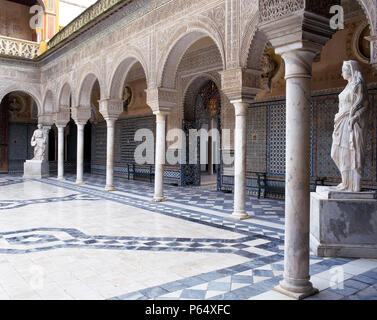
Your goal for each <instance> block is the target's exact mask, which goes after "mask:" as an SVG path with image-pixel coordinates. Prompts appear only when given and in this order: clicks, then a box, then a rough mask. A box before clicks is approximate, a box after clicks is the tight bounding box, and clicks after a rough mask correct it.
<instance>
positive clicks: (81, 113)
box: [72, 106, 91, 185]
mask: <svg viewBox="0 0 377 320" xmlns="http://www.w3.org/2000/svg"><path fill="white" fill-rule="evenodd" d="M90 116H91V109H90V107H89V106H77V107H73V108H72V119H73V120H74V121H75V123H76V125H77V168H76V175H77V177H76V184H78V185H81V184H84V180H83V179H84V128H85V125H86V123H87V122H88V120H89V119H90Z"/></svg>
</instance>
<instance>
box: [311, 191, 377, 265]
mask: <svg viewBox="0 0 377 320" xmlns="http://www.w3.org/2000/svg"><path fill="white" fill-rule="evenodd" d="M310 209H311V212H310V248H311V250H312V251H313V252H314V254H316V255H317V256H320V257H346V258H373V259H376V258H377V199H376V192H341V191H337V190H336V189H335V188H334V187H333V188H331V187H318V188H317V192H315V193H314V192H313V193H312V194H311V202H310Z"/></svg>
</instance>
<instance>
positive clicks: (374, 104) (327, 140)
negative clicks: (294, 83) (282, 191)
mask: <svg viewBox="0 0 377 320" xmlns="http://www.w3.org/2000/svg"><path fill="white" fill-rule="evenodd" d="M338 95H339V92H332V93H327V94H321V95H320V94H317V95H314V96H313V99H312V119H311V123H312V132H311V177H312V179H315V178H317V177H326V178H327V180H326V181H327V183H330V184H332V183H333V184H336V183H338V182H339V181H340V174H339V172H338V169H337V167H336V166H335V164H334V162H333V160H332V159H331V145H332V133H333V129H334V118H335V114H336V113H337V112H338V108H339V101H338ZM369 95H370V101H371V114H370V119H371V121H370V124H369V134H368V137H369V140H368V145H367V157H366V164H365V178H364V180H363V184H364V186H365V187H371V188H377V170H376V169H377V161H376V156H377V155H376V146H377V119H376V115H377V89H371V90H369ZM285 108H286V105H285V101H284V100H275V101H263V102H256V103H254V104H253V105H252V106H251V107H250V109H249V115H248V118H249V127H248V144H247V146H248V149H247V169H248V171H260V169H261V168H263V161H264V166H265V168H266V172H267V175H268V176H269V177H271V178H278V179H279V178H284V174H285V141H286V137H285V127H286V114H285ZM264 119H266V121H264ZM264 133H265V135H266V139H264V138H263V134H264ZM263 150H267V155H266V156H263V155H264V151H263ZM262 158H263V159H262Z"/></svg>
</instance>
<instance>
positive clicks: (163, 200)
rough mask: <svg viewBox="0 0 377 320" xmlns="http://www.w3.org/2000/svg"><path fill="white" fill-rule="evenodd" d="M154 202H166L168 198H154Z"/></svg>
mask: <svg viewBox="0 0 377 320" xmlns="http://www.w3.org/2000/svg"><path fill="white" fill-rule="evenodd" d="M152 201H153V202H165V201H166V198H165V197H153V199H152Z"/></svg>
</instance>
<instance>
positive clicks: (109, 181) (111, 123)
mask: <svg viewBox="0 0 377 320" xmlns="http://www.w3.org/2000/svg"><path fill="white" fill-rule="evenodd" d="M106 123H107V158H106V187H105V190H106V191H115V188H114V143H115V142H114V136H115V119H112V118H109V119H106Z"/></svg>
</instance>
